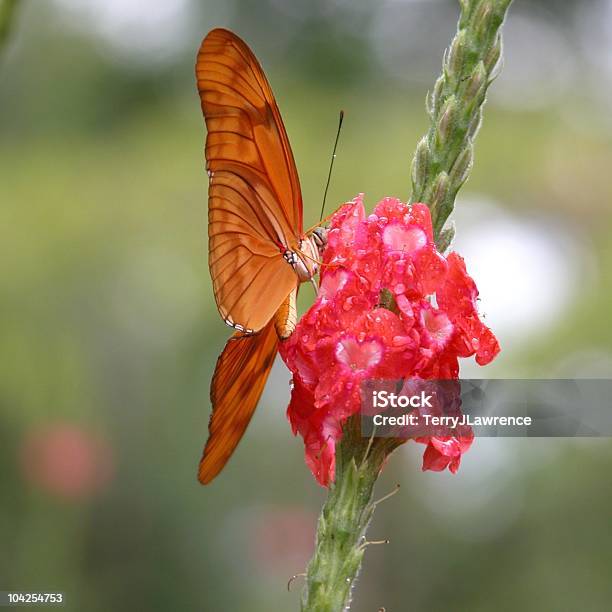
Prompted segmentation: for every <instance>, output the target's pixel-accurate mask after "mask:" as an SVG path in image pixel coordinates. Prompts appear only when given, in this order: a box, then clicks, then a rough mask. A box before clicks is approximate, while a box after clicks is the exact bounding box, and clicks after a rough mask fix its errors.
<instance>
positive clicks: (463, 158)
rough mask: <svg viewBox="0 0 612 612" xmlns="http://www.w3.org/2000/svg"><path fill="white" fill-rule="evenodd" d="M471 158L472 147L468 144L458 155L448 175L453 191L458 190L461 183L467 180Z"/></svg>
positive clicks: (472, 156)
mask: <svg viewBox="0 0 612 612" xmlns="http://www.w3.org/2000/svg"><path fill="white" fill-rule="evenodd" d="M473 158H474V155H473V147H472V145H471V144H469V143H468V144H466V146H465V148H464V149H463V150H462V151H461V153H459V157H457V159H456V160H455V163H454V164H453V167H452V168H451V171H450V174H449V178H450V181H451V184H452V186H453V189H458V188H459V187H461V185H463V183H465V180H466V179H467V177H468V174H469V173H470V170H471V168H472V160H473Z"/></svg>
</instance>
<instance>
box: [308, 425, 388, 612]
mask: <svg viewBox="0 0 612 612" xmlns="http://www.w3.org/2000/svg"><path fill="white" fill-rule="evenodd" d="M358 426H359V423H358V420H357V419H356V418H355V417H353V418H352V419H350V420H349V423H348V424H347V429H346V430H345V434H344V436H343V438H342V441H341V442H340V443H339V444H338V445H337V447H336V478H335V482H334V484H332V485H331V486H330V490H329V495H328V497H327V501H326V502H325V505H324V506H323V510H322V511H321V515H320V516H319V522H318V525H317V536H316V544H315V553H314V556H313V557H312V559H311V561H310V563H309V565H308V568H307V575H306V585H305V587H304V591H303V593H302V611H303V612H332V611H334V612H335V611H340V610H347V609H348V608H349V605H350V601H351V591H352V587H353V583H354V581H355V578H356V577H357V574H358V572H359V568H360V567H361V561H362V559H363V555H364V552H365V550H366V548H367V545H368V544H367V542H366V540H365V533H366V530H367V528H368V525H369V524H370V521H371V519H372V515H373V513H374V510H375V504H373V503H372V492H373V488H374V483H375V482H376V479H377V477H378V474H379V473H380V469H381V467H382V465H383V463H384V460H385V458H386V456H387V454H388V453H389V452H390V450H391V445H393V446H394V445H395V441H391V440H389V441H386V440H385V441H381V440H377V441H375V442H374V443H373V444H372V445H369V444H368V442H369V441H368V440H366V439H364V438H361V436H360V435H359V428H358Z"/></svg>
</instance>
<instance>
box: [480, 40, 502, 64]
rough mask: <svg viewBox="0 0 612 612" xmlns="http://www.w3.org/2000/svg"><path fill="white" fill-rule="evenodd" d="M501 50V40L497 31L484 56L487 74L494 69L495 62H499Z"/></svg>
mask: <svg viewBox="0 0 612 612" xmlns="http://www.w3.org/2000/svg"><path fill="white" fill-rule="evenodd" d="M501 52H502V42H501V36H500V34H499V33H498V34H497V36H496V37H495V41H494V42H493V45H492V46H491V48H490V49H489V51H488V53H487V55H486V56H485V58H484V65H485V68H486V70H487V72H488V73H489V74H491V73H492V72H493V71H494V70H495V67H496V66H497V63H498V62H499V58H500V57H501Z"/></svg>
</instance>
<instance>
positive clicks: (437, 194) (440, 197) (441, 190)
mask: <svg viewBox="0 0 612 612" xmlns="http://www.w3.org/2000/svg"><path fill="white" fill-rule="evenodd" d="M449 188H450V179H449V177H448V174H446V172H440V174H438V176H437V177H436V180H435V181H434V185H433V190H432V194H431V202H430V203H429V206H430V209H431V210H432V211H437V210H438V209H439V208H440V205H441V204H442V203H443V202H444V200H445V199H446V196H447V195H448V191H449ZM435 216H436V212H434V213H433V214H432V217H435Z"/></svg>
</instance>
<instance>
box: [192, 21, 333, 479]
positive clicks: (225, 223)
mask: <svg viewBox="0 0 612 612" xmlns="http://www.w3.org/2000/svg"><path fill="white" fill-rule="evenodd" d="M196 78H197V84H198V91H199V94H200V100H201V102H202V111H203V113H204V118H205V120H206V127H207V130H208V135H207V137H206V168H207V170H208V176H209V187H208V241H209V242H208V255H209V262H208V263H209V267H210V273H211V276H212V282H213V290H214V294H215V300H216V302H217V308H218V309H219V313H220V314H221V316H222V317H223V320H224V321H225V322H226V323H227V324H228V325H230V326H231V327H233V328H235V329H236V330H237V332H235V333H234V335H233V336H232V337H231V338H230V339H229V340H228V342H227V344H226V345H225V348H224V350H223V353H221V356H220V357H219V359H218V361H217V365H216V368H215V373H214V375H213V379H212V384H211V390H210V398H211V402H212V407H213V410H212V415H211V418H210V423H209V425H208V431H209V436H208V440H207V442H206V446H205V448H204V454H203V456H202V459H201V461H200V468H199V473H198V477H199V480H200V482H201V483H202V484H207V483H209V482H210V481H211V480H213V478H215V476H216V475H217V474H218V473H219V472H220V471H221V470H222V469H223V467H224V465H225V464H226V462H227V460H228V459H229V458H230V456H231V454H232V453H233V451H234V449H235V448H236V445H237V444H238V442H239V441H240V439H241V438H242V435H243V434H244V431H245V429H246V428H247V426H248V424H249V421H250V420H251V416H252V415H253V411H254V410H255V407H256V406H257V402H258V401H259V398H260V396H261V393H262V392H263V388H264V385H265V383H266V379H267V378H268V374H269V373H270V369H271V367H272V363H273V362H274V358H275V356H276V352H277V346H278V338H281V339H282V338H287V337H288V336H289V335H291V333H292V332H293V330H294V328H295V324H296V303H295V302H296V295H297V289H298V285H299V284H300V283H301V282H305V281H309V280H312V279H313V277H314V275H315V274H316V273H317V269H318V266H317V258H318V255H319V250H320V249H321V248H322V246H323V245H324V243H325V233H324V230H323V229H322V228H317V229H316V230H315V231H314V232H313V233H312V234H310V235H306V234H305V233H304V231H303V228H302V193H301V191H300V181H299V178H298V173H297V169H296V167H295V161H294V160H293V154H292V152H291V147H290V145H289V139H288V138H287V133H286V131H285V127H284V125H283V121H282V119H281V116H280V112H279V110H278V107H277V106H276V101H275V100H274V95H273V94H272V89H271V88H270V84H269V83H268V80H267V79H266V76H265V74H264V72H263V69H262V68H261V66H260V64H259V62H258V61H257V58H256V57H255V55H254V54H253V52H252V51H251V50H250V49H249V47H248V46H247V45H246V43H245V42H244V41H242V40H241V39H240V38H238V36H236V35H235V34H233V33H232V32H230V31H228V30H223V29H215V30H212V31H211V32H210V33H209V34H208V35H207V36H206V38H204V40H203V41H202V45H201V47H200V51H199V53H198V58H197V62H196Z"/></svg>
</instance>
